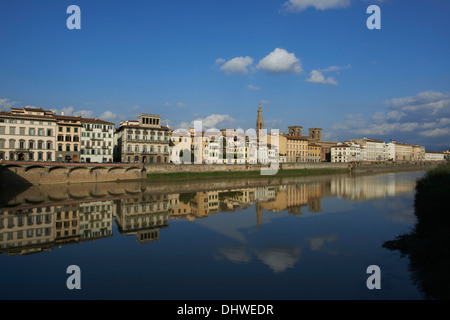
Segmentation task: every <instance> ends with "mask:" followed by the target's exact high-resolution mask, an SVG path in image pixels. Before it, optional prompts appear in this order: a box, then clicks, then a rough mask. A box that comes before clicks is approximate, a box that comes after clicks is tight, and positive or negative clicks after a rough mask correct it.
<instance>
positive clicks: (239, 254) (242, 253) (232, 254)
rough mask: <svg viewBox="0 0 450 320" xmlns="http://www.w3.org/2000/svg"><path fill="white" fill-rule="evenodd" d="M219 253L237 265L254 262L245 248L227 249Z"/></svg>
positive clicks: (220, 250)
mask: <svg viewBox="0 0 450 320" xmlns="http://www.w3.org/2000/svg"><path fill="white" fill-rule="evenodd" d="M219 252H220V253H222V254H223V255H224V256H225V257H226V258H227V259H228V260H230V261H232V262H235V263H248V262H250V261H251V260H252V256H251V255H250V254H249V253H247V251H246V250H245V248H244V247H227V248H222V249H219Z"/></svg>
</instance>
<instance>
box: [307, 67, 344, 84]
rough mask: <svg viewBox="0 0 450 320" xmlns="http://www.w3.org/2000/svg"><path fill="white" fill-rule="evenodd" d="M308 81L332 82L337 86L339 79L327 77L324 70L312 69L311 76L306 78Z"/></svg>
mask: <svg viewBox="0 0 450 320" xmlns="http://www.w3.org/2000/svg"><path fill="white" fill-rule="evenodd" d="M306 81H308V82H312V83H321V84H331V85H334V86H337V84H338V83H337V81H336V80H334V79H333V78H332V77H328V78H325V77H324V75H323V74H322V72H320V71H319V70H313V71H311V73H310V74H309V78H308V79H306Z"/></svg>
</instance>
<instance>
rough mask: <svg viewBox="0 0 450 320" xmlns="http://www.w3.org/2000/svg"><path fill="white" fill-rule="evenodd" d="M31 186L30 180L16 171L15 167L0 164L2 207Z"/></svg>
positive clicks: (0, 199)
mask: <svg viewBox="0 0 450 320" xmlns="http://www.w3.org/2000/svg"><path fill="white" fill-rule="evenodd" d="M31 186H32V184H31V183H30V182H29V181H27V180H26V179H24V178H22V177H21V176H19V175H18V174H16V173H15V172H14V167H9V166H0V207H2V204H6V203H9V202H10V200H11V199H14V198H15V197H16V196H18V195H19V194H21V193H23V192H24V191H25V190H27V189H28V188H30V187H31Z"/></svg>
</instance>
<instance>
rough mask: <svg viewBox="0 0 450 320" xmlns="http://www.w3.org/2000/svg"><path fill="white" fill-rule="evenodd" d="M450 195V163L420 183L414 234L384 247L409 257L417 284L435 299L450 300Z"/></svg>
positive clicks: (404, 236)
mask: <svg viewBox="0 0 450 320" xmlns="http://www.w3.org/2000/svg"><path fill="white" fill-rule="evenodd" d="M449 195H450V163H446V164H442V165H440V166H438V167H436V168H434V169H432V170H430V171H428V172H427V173H426V174H425V176H424V177H423V178H421V179H419V180H418V181H417V185H416V195H415V199H414V207H415V215H416V217H417V223H416V225H415V226H414V230H413V231H412V232H410V233H407V234H404V235H401V236H399V237H397V238H396V239H395V240H391V241H386V242H385V243H384V245H383V247H385V248H388V249H391V250H399V251H400V252H401V254H402V255H407V256H408V257H409V260H410V264H409V269H410V271H411V278H412V280H413V282H414V283H415V284H416V285H417V286H418V288H419V289H420V291H421V292H423V293H424V295H425V296H426V297H427V298H431V299H450V273H449V272H448V271H449V270H450V251H449V248H450V211H449V209H448V208H449V206H450V202H449V199H450V198H449Z"/></svg>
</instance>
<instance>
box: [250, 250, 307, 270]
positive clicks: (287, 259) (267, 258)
mask: <svg viewBox="0 0 450 320" xmlns="http://www.w3.org/2000/svg"><path fill="white" fill-rule="evenodd" d="M300 254H301V249H300V248H299V247H294V248H270V249H264V250H260V251H257V252H256V256H257V257H258V258H259V259H260V260H261V261H262V262H263V263H264V264H266V265H267V266H268V267H269V268H270V269H272V271H273V272H275V273H279V272H284V271H286V270H287V269H289V268H293V267H294V265H295V264H296V263H297V261H298V260H299V258H300Z"/></svg>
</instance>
